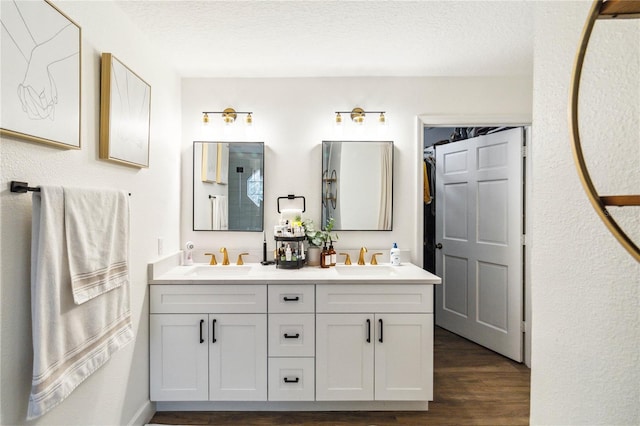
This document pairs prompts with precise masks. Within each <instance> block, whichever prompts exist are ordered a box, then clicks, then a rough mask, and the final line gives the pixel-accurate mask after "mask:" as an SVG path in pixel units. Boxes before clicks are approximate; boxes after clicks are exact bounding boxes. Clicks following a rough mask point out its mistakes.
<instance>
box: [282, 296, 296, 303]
mask: <svg viewBox="0 0 640 426" xmlns="http://www.w3.org/2000/svg"><path fill="white" fill-rule="evenodd" d="M282 300H284V301H285V302H297V301H298V300H300V297H299V296H296V297H287V296H285V297H283V298H282Z"/></svg>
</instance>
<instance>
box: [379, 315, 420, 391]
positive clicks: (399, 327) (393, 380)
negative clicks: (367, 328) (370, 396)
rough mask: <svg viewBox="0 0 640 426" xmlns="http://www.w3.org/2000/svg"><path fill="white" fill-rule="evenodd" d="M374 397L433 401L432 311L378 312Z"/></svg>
mask: <svg viewBox="0 0 640 426" xmlns="http://www.w3.org/2000/svg"><path fill="white" fill-rule="evenodd" d="M375 325H376V327H375V328H376V333H375V399H376V400H378V401H431V400H433V376H432V372H433V314H376V316H375Z"/></svg>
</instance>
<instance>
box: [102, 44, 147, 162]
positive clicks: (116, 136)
mask: <svg viewBox="0 0 640 426" xmlns="http://www.w3.org/2000/svg"><path fill="white" fill-rule="evenodd" d="M150 126H151V86H150V85H149V84H148V83H147V82H145V81H144V80H143V79H142V78H141V77H140V76H139V75H138V74H136V73H135V72H133V71H132V70H131V69H130V68H129V67H127V66H126V65H125V64H123V63H122V62H121V61H120V60H119V59H118V58H116V57H115V56H114V55H112V54H111V53H103V54H102V64H101V75H100V149H99V151H100V158H101V159H103V160H109V161H113V162H116V163H119V164H124V165H127V166H131V167H138V168H147V167H149V139H150V134H149V133H150Z"/></svg>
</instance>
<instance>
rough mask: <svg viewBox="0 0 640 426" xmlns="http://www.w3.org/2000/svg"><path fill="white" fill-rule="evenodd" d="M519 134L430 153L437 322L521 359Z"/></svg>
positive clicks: (509, 132) (513, 132) (469, 141)
mask: <svg viewBox="0 0 640 426" xmlns="http://www.w3.org/2000/svg"><path fill="white" fill-rule="evenodd" d="M522 146H523V129H522V128H515V129H510V130H506V131H502V132H498V133H494V134H490V135H486V136H479V137H476V138H472V139H467V140H464V141H460V142H454V143H450V144H447V145H441V146H438V147H437V148H436V195H437V202H436V243H437V244H439V245H441V247H440V246H438V247H439V248H441V249H440V250H439V251H438V253H437V256H436V273H437V275H439V276H440V277H442V285H441V286H436V324H437V325H439V326H441V327H443V328H445V329H447V330H450V331H452V332H454V333H456V334H459V335H461V336H464V337H466V338H468V339H470V340H473V341H474V342H476V343H479V344H481V345H483V346H486V347H488V348H490V349H492V350H494V351H496V352H498V353H501V354H503V355H505V356H507V357H509V358H512V359H514V360H516V361H519V362H521V361H522V333H521V331H520V325H521V323H522V303H523V289H522V286H523V284H522V242H521V236H522V232H523V231H522V230H523V225H522V221H523V219H522V215H523V180H522Z"/></svg>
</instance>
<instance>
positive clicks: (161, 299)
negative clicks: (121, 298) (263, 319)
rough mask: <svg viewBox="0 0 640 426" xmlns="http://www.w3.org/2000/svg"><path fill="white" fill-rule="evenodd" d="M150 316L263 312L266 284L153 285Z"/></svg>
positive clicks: (264, 311) (265, 304)
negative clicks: (162, 314)
mask: <svg viewBox="0 0 640 426" xmlns="http://www.w3.org/2000/svg"><path fill="white" fill-rule="evenodd" d="M150 295H151V296H150V297H151V300H150V303H151V306H150V310H151V313H152V314H160V313H167V314H174V313H222V314H225V313H231V314H242V313H266V312H267V286H266V285H192V284H183V285H178V284H176V285H173V284H169V285H152V286H151V290H150Z"/></svg>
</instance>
